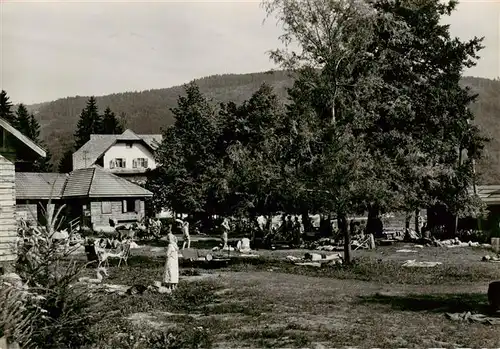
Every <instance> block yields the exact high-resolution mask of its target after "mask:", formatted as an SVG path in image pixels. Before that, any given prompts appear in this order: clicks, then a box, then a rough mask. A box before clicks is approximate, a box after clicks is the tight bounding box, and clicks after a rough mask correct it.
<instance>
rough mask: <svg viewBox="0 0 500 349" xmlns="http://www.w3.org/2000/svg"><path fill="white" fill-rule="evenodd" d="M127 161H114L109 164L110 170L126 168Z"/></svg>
mask: <svg viewBox="0 0 500 349" xmlns="http://www.w3.org/2000/svg"><path fill="white" fill-rule="evenodd" d="M125 167H126V161H125V159H113V160H111V161H110V162H109V168H125Z"/></svg>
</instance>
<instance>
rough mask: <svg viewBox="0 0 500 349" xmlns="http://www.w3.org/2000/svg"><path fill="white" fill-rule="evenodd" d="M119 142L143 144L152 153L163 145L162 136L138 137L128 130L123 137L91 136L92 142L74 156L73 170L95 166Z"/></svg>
mask: <svg viewBox="0 0 500 349" xmlns="http://www.w3.org/2000/svg"><path fill="white" fill-rule="evenodd" d="M119 141H133V142H143V143H144V144H145V145H146V146H148V147H149V148H150V149H151V151H154V150H155V149H156V148H157V147H158V144H159V143H161V141H162V135H161V134H149V135H138V134H136V133H134V132H133V131H132V130H128V129H127V130H125V131H124V132H123V133H122V134H121V135H91V136H90V140H89V141H88V142H87V143H85V144H84V145H83V146H82V147H81V148H80V149H78V150H77V151H76V152H75V153H74V154H73V169H80V168H87V167H90V166H92V165H94V164H95V162H96V161H97V160H98V159H99V158H100V157H101V156H102V155H103V154H104V153H105V152H106V151H107V150H108V149H109V148H111V147H112V146H113V145H114V144H115V143H117V142H119Z"/></svg>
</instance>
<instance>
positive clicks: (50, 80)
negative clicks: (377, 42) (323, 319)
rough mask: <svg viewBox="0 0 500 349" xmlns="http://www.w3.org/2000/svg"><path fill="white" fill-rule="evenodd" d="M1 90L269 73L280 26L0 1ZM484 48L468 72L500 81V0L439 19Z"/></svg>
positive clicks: (103, 88)
mask: <svg viewBox="0 0 500 349" xmlns="http://www.w3.org/2000/svg"><path fill="white" fill-rule="evenodd" d="M0 11H1V13H0V16H1V17H0V26H1V28H0V29H1V33H0V34H1V46H0V51H1V61H0V68H1V76H0V85H1V89H4V90H6V91H7V94H8V95H9V96H10V98H11V100H12V101H13V102H14V103H19V102H23V103H26V104H31V103H38V102H44V101H51V100H55V99H58V98H63V97H68V96H76V95H80V96H88V95H95V96H100V95H106V94H110V93H119V92H125V91H142V90H148V89H156V88H165V87H170V86H175V85H180V84H183V83H186V82H188V81H191V80H192V79H195V78H201V77H204V76H208V75H213V74H225V73H250V72H258V71H266V70H269V69H272V68H276V66H275V65H274V63H273V62H272V61H271V60H270V59H269V57H268V55H267V53H266V52H268V51H269V50H271V49H275V48H277V47H280V45H281V44H280V42H279V40H278V36H279V35H280V33H281V30H280V27H279V26H278V25H277V24H276V23H275V22H274V21H272V20H268V21H266V22H265V23H263V19H264V18H265V16H266V14H265V12H264V10H263V9H262V8H261V7H260V6H259V2H258V1H256V0H247V1H244V0H232V1H229V0H226V1H210V0H203V1H202V0H200V1H186V0H185V1H177V2H176V1H167V0H163V1H158V0H157V1H117V0H110V1H91V0H85V1H71V0H65V1H41V0H37V1H33V0H32V1H18V0H0ZM446 21H447V22H449V23H450V25H451V31H452V34H453V35H455V36H458V37H460V38H461V39H469V38H472V37H474V36H484V37H485V40H484V44H485V46H486V48H485V49H484V50H483V51H481V56H482V58H481V60H480V62H479V63H478V65H477V66H476V67H474V68H472V69H470V70H468V71H466V72H465V74H466V75H473V76H480V77H488V78H496V77H498V76H500V0H489V1H486V0H482V1H481V0H468V1H465V0H463V1H462V2H461V3H460V5H459V7H458V10H457V11H456V12H455V13H454V14H453V15H452V16H451V17H450V18H448V19H447V20H446Z"/></svg>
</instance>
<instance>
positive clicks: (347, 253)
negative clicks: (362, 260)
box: [337, 213, 352, 264]
mask: <svg viewBox="0 0 500 349" xmlns="http://www.w3.org/2000/svg"><path fill="white" fill-rule="evenodd" d="M337 220H338V225H339V230H340V232H341V233H342V235H343V236H344V263H346V264H351V262H352V256H351V235H350V234H349V227H348V224H347V217H346V215H345V214H343V213H338V214H337Z"/></svg>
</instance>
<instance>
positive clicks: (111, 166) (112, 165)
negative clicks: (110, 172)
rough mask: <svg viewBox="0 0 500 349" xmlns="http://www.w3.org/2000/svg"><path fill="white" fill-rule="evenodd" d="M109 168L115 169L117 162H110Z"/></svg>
mask: <svg viewBox="0 0 500 349" xmlns="http://www.w3.org/2000/svg"><path fill="white" fill-rule="evenodd" d="M109 168H115V160H111V161H110V162H109Z"/></svg>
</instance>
